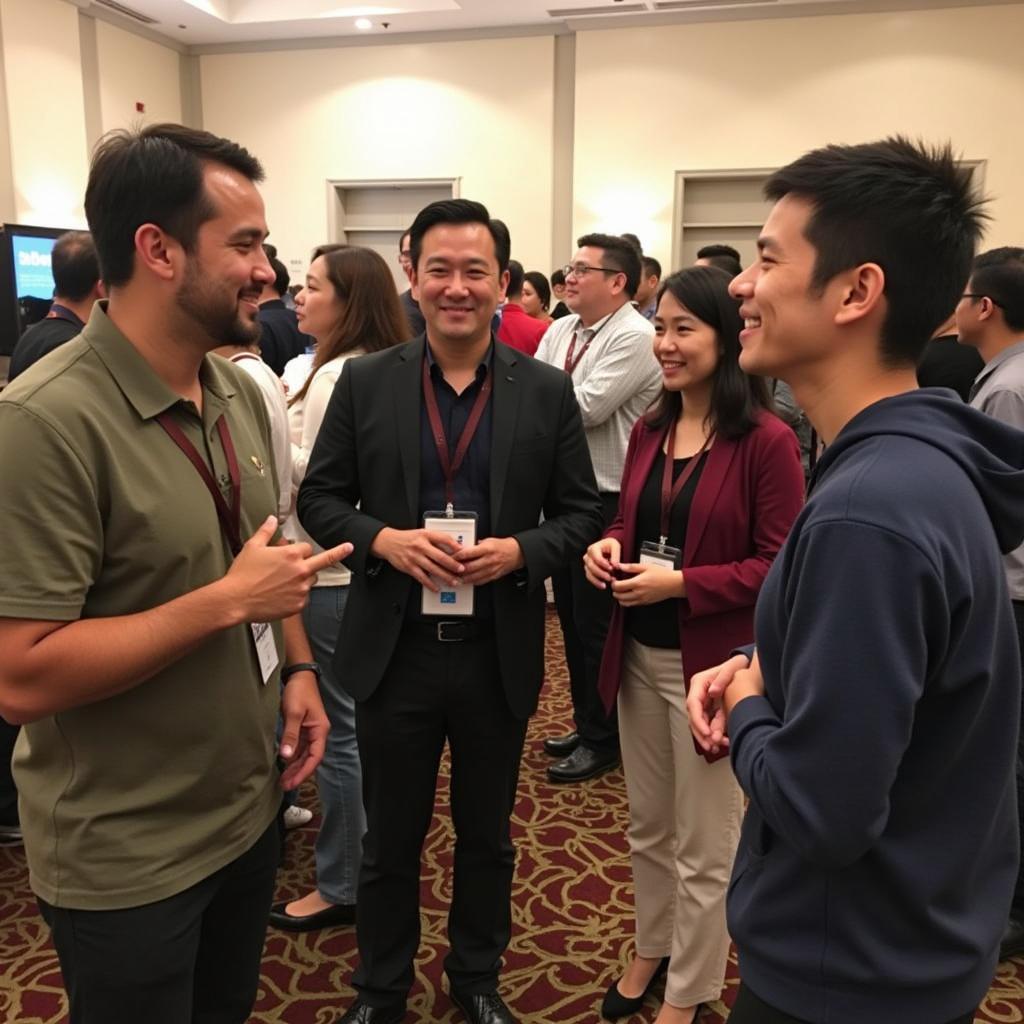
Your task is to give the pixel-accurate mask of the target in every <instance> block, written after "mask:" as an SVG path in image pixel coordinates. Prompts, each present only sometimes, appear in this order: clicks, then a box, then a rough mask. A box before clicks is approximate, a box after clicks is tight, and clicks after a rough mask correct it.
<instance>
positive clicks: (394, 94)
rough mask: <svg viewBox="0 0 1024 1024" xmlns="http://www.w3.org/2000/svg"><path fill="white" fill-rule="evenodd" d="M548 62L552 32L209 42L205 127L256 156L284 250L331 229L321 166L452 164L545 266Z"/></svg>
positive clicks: (388, 170) (418, 173)
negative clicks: (275, 47)
mask: <svg viewBox="0 0 1024 1024" xmlns="http://www.w3.org/2000/svg"><path fill="white" fill-rule="evenodd" d="M553 68H554V41H553V39H552V37H535V38H525V39H495V40H482V41H473V42H451V43H431V44H428V45H422V46H417V45H403V46H388V47H379V46H374V47H355V48H348V49H329V50H320V51H316V50H314V51H305V52H297V51H286V52H278V53H255V54H225V55H213V56H204V57H202V59H201V70H202V89H203V120H204V127H206V128H207V129H209V130H210V131H213V132H218V133H223V134H225V135H228V136H230V137H231V138H234V139H236V140H238V141H239V142H241V143H243V144H244V145H245V146H247V147H249V148H250V149H251V150H252V151H253V152H254V153H255V154H256V155H257V156H258V157H259V158H260V160H262V161H263V163H264V165H265V167H266V170H267V182H266V184H265V186H264V189H263V192H264V195H265V197H266V201H267V215H268V220H269V223H270V229H271V238H272V240H273V241H274V242H275V243H276V244H277V246H278V248H279V250H280V253H281V255H282V257H284V258H285V261H286V262H287V261H288V260H291V259H302V260H305V258H306V256H307V254H308V252H309V250H310V248H311V247H312V246H313V245H316V244H317V243H319V242H322V241H325V240H326V236H327V231H328V219H327V185H326V183H327V181H328V179H335V180H338V179H343V180H350V181H353V180H376V179H395V178H399V179H401V178H449V177H456V178H461V179H462V181H461V194H462V195H463V196H464V197H466V198H471V199H478V200H480V201H481V202H483V203H485V204H487V206H488V207H489V208H490V211H491V213H492V215H493V216H495V217H501V218H502V219H503V220H505V221H506V222H507V224H508V225H509V229H510V230H511V233H512V241H513V246H512V248H513V253H514V255H515V256H516V258H518V259H520V260H522V261H523V262H524V263H526V264H527V266H528V267H539V268H541V269H545V270H546V269H547V265H548V262H549V261H550V255H551V223H552V196H551V181H552V135H553V130H552V111H553Z"/></svg>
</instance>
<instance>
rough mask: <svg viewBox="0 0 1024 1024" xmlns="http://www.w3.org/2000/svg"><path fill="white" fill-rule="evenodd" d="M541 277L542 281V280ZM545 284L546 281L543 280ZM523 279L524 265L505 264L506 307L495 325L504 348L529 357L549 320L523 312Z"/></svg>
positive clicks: (517, 263) (514, 262) (515, 262)
mask: <svg viewBox="0 0 1024 1024" xmlns="http://www.w3.org/2000/svg"><path fill="white" fill-rule="evenodd" d="M543 276H544V275H543V274H542V275H541V278H542V279H543ZM544 283H545V284H547V281H544ZM525 291H526V284H525V281H524V279H523V265H522V263H520V262H519V261H518V260H509V261H508V287H507V288H506V289H505V305H504V306H503V307H502V312H501V324H500V325H499V326H498V330H497V332H496V333H497V335H498V340H499V341H503V342H504V343H505V344H506V345H509V346H511V347H512V348H514V349H516V350H518V351H519V352H523V353H525V354H526V355H528V356H532V355H533V354H534V352H536V351H537V346H538V345H539V344H540V339H541V338H542V337H543V336H544V332H545V331H546V330H547V325H548V323H549V322H550V317H549V318H547V319H545V320H538V319H537V318H536V317H534V316H532V315H530V314H529V313H527V312H526V310H525V308H524V301H523V299H524V293H525Z"/></svg>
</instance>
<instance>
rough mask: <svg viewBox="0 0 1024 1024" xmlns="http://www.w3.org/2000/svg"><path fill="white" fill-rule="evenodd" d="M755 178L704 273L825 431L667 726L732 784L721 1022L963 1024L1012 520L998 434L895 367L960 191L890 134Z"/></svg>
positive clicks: (1005, 450)
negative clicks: (792, 512) (736, 827)
mask: <svg viewBox="0 0 1024 1024" xmlns="http://www.w3.org/2000/svg"><path fill="white" fill-rule="evenodd" d="M765 194H766V196H767V197H768V198H769V199H770V200H773V201H774V206H773V207H772V209H771V212H770V213H769V215H768V219H767V221H766V222H765V225H764V228H763V230H762V233H761V237H760V239H759V240H758V249H759V253H760V255H759V258H758V259H757V260H756V261H755V262H754V263H753V264H752V265H751V267H750V268H749V269H748V270H746V271H745V272H744V273H743V274H741V275H740V276H739V277H738V278H736V279H735V280H734V281H733V282H732V284H731V286H730V290H731V292H732V294H733V295H734V296H735V297H736V298H737V299H739V300H740V316H741V317H743V321H744V330H743V332H742V334H741V335H740V343H741V345H742V347H743V351H742V353H741V355H740V366H741V367H742V368H743V369H744V370H745V371H747V372H748V373H756V374H759V375H762V376H770V377H779V378H781V379H783V380H785V381H786V382H787V383H789V384H790V386H791V387H792V388H793V394H794V395H795V397H796V399H797V401H798V402H799V404H800V406H801V407H802V408H803V409H805V410H806V411H807V415H808V416H809V417H810V420H811V422H812V423H813V424H814V426H815V428H816V429H817V431H818V433H819V434H820V435H821V437H822V439H823V440H824V441H825V444H826V447H825V450H824V453H823V455H822V456H821V459H820V460H819V462H818V466H817V469H816V470H815V473H814V476H813V478H812V481H811V490H810V493H809V495H808V499H807V504H806V505H805V506H804V509H803V511H802V512H801V513H800V515H799V516H798V517H797V520H796V522H795V524H794V526H793V529H792V530H791V532H790V535H789V537H788V539H787V540H786V543H785V545H784V546H783V549H782V551H781V552H780V553H779V557H778V558H776V560H775V562H774V563H773V565H772V568H771V570H770V571H769V573H768V576H767V578H766V579H765V582H764V586H763V587H762V590H761V596H760V598H759V599H758V604H757V613H756V616H755V635H756V640H757V649H756V653H754V652H753V651H752V649H749V650H747V651H745V652H744V653H740V654H737V655H735V656H734V657H732V658H730V659H729V660H728V661H726V662H724V663H723V664H721V665H718V666H715V667H713V668H710V669H708V670H707V671H706V672H700V673H697V674H695V675H694V676H693V677H692V678H691V679H690V688H689V695H688V698H687V710H688V712H689V719H690V727H691V729H692V730H693V733H694V735H695V737H696V738H697V740H698V742H699V743H700V744H701V746H702V748H704V749H707V750H709V751H714V750H716V749H722V746H723V744H725V743H726V742H727V743H728V747H729V749H730V751H731V755H732V763H733V768H734V770H735V772H736V776H737V778H738V779H739V781H740V784H741V785H742V787H743V789H744V791H745V792H746V794H747V796H748V797H749V803H748V807H747V812H746V815H745V817H744V820H743V829H742V834H741V838H740V845H739V849H738V851H737V854H736V862H735V866H734V867H733V875H732V881H731V883H730V887H729V893H728V896H727V900H726V906H727V916H728V923H729V932H730V934H731V935H732V937H733V939H734V941H735V943H736V947H737V949H738V952H739V969H740V977H741V979H742V981H741V984H740V988H739V991H738V993H737V996H736V1000H735V1003H734V1004H733V1008H732V1015H731V1017H730V1019H729V1024H754V1022H756V1024H768V1022H772V1024H795V1022H798V1021H801V1022H802V1021H816V1022H817V1021H825V1020H827V1021H829V1024H864V1022H865V1021H871V1022H872V1024H907V1022H908V1021H914V1022H915V1024H943V1022H948V1021H952V1022H955V1024H969V1022H970V1021H971V1020H973V1018H974V1009H975V1007H976V1006H977V1005H978V1002H979V1000H980V999H981V998H982V996H983V995H984V994H985V992H986V991H987V989H988V987H989V984H990V983H991V980H992V974H993V971H994V969H995V966H996V958H997V956H998V951H999V939H1000V936H1001V935H1002V933H1003V929H1004V926H1005V924H1006V910H1007V907H1008V906H1009V905H1010V897H1011V894H1012V892H1013V885H1014V881H1015V879H1016V877H1017V861H1018V856H1019V848H1018V839H1017V804H1016V794H1015V789H1016V786H1015V782H1014V777H1013V764H1014V760H1015V757H1016V749H1017V727H1018V718H1019V709H1020V677H1021V666H1020V656H1019V652H1018V650H1017V641H1016V637H1015V635H1014V623H1013V611H1012V609H1011V605H1010V596H1009V593H1008V591H1007V587H1006V577H1005V574H1004V570H1003V562H1002V558H1001V557H1000V550H1002V551H1004V552H1005V551H1010V550H1012V549H1013V548H1015V547H1017V546H1018V545H1019V544H1020V543H1021V541H1022V539H1024V518H1022V517H1021V514H1020V509H1021V507H1022V505H1024V433H1022V432H1020V431H1017V430H1014V429H1013V428H1011V427H1008V426H1006V425H1005V424H1002V423H999V422H997V421H996V420H994V419H992V418H991V417H989V416H985V415H984V414H982V413H980V412H979V411H977V410H976V409H971V408H969V407H968V406H966V405H964V403H962V402H961V401H960V400H959V399H958V398H956V397H954V396H952V395H947V394H944V393H942V392H937V391H934V390H931V389H924V390H921V389H918V387H917V379H916V372H915V371H916V366H917V362H918V359H919V357H920V354H921V351H922V350H923V349H924V347H925V345H927V344H928V339H929V338H930V337H931V336H932V335H933V334H934V333H935V330H936V328H937V327H938V326H939V325H940V324H941V323H942V321H943V320H944V318H945V317H946V316H948V314H949V310H950V309H952V308H953V307H954V306H955V305H956V302H957V299H958V298H959V296H960V295H961V293H962V292H963V290H964V285H965V283H966V281H967V278H968V274H969V272H970V268H971V259H972V256H973V253H974V247H975V245H976V244H977V240H978V238H979V236H980V234H981V223H982V219H983V216H982V214H981V212H980V209H979V208H980V205H981V204H980V202H979V200H978V197H977V196H976V195H975V194H974V191H973V189H972V186H971V174H970V170H969V169H968V168H965V167H963V166H962V165H961V164H959V163H958V162H957V161H956V160H955V159H954V156H953V154H952V151H951V150H950V148H949V147H948V146H945V147H942V148H937V149H926V148H925V147H923V146H921V145H918V144H915V143H913V142H910V141H909V140H907V139H903V138H890V139H886V140H883V141H881V142H876V143H868V144H864V145H857V146H828V147H825V148H823V149H819V150H815V151H813V152H811V153H808V154H806V155H805V156H802V157H801V158H800V159H798V160H797V161H795V162H794V163H792V164H790V165H788V166H787V167H784V168H782V169H781V170H779V171H777V172H776V173H775V174H773V175H772V176H771V177H770V178H769V179H768V182H767V184H766V186H765ZM825 594H827V595H828V598H827V600H826V599H823V595H825ZM724 727H727V736H726V734H725V728H724Z"/></svg>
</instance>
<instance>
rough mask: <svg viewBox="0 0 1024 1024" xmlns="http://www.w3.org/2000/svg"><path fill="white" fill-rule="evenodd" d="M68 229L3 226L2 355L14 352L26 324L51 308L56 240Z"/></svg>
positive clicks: (0, 264) (0, 238)
mask: <svg viewBox="0 0 1024 1024" xmlns="http://www.w3.org/2000/svg"><path fill="white" fill-rule="evenodd" d="M66 230H70V229H66V228H40V227H33V226H31V225H28V224H4V225H3V228H2V230H0V355H10V354H11V351H12V350H13V349H14V343H15V342H16V341H17V340H18V338H20V337H21V335H22V334H23V333H24V331H25V330H26V328H28V327H31V326H32V324H34V323H36V322H37V321H38V320H42V319H43V317H44V316H46V314H47V313H48V312H49V309H50V303H51V301H52V300H53V272H52V271H51V269H50V258H51V254H52V253H53V243H54V242H55V241H56V240H57V239H58V238H59V237H60V236H61V235H62V234H64V232H65V231H66Z"/></svg>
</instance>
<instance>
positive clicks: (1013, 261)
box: [970, 245, 1024, 331]
mask: <svg viewBox="0 0 1024 1024" xmlns="http://www.w3.org/2000/svg"><path fill="white" fill-rule="evenodd" d="M970 285H971V291H972V292H974V293H975V294H978V295H987V296H988V297H989V298H990V299H991V300H992V301H993V302H994V303H995V304H996V305H997V306H998V307H999V308H1000V309H1001V310H1002V311H1003V319H1004V320H1005V321H1006V326H1007V327H1009V328H1010V330H1011V331H1024V249H1021V248H1018V247H1017V246H1014V245H1004V246H1001V247H1000V248H998V249H989V251H988V252H983V253H982V254H981V255H980V256H978V257H977V259H975V261H974V264H973V266H972V267H971V277H970Z"/></svg>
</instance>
